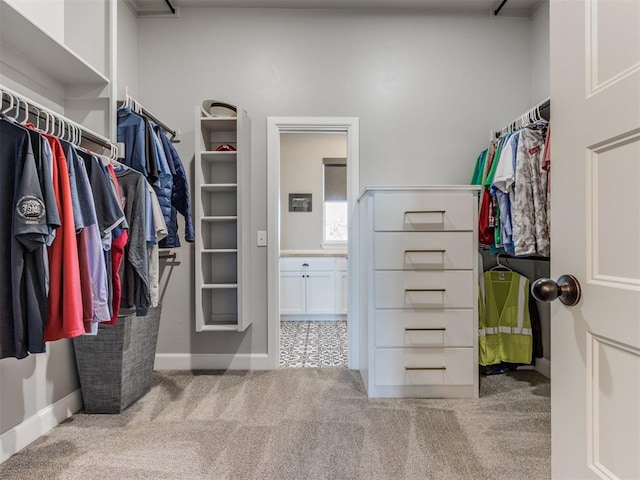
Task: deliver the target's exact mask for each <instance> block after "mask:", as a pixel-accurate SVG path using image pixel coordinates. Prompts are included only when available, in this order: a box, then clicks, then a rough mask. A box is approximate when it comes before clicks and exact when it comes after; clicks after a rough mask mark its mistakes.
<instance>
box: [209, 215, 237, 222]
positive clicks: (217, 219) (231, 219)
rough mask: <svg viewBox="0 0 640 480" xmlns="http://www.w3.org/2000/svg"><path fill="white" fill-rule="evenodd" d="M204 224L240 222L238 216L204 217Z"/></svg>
mask: <svg viewBox="0 0 640 480" xmlns="http://www.w3.org/2000/svg"><path fill="white" fill-rule="evenodd" d="M200 220H202V221H203V222H234V221H236V220H238V217H237V216H224V217H223V216H219V217H202V218H201V219H200Z"/></svg>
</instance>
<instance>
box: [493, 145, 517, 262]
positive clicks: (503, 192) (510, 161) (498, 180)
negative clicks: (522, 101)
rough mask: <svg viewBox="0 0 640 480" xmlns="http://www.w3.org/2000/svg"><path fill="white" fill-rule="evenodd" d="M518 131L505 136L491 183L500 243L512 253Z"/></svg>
mask: <svg viewBox="0 0 640 480" xmlns="http://www.w3.org/2000/svg"><path fill="white" fill-rule="evenodd" d="M519 136H520V133H519V132H515V133H512V134H510V135H508V136H507V139H506V141H505V144H504V146H503V148H502V151H501V153H500V158H499V160H498V166H497V167H496V171H495V174H494V177H493V183H492V184H491V193H492V195H494V196H495V197H496V199H497V201H498V206H499V210H500V225H501V235H502V236H501V243H500V245H501V246H502V247H503V248H504V249H505V251H506V252H507V253H509V254H510V255H513V253H514V251H513V227H512V219H511V198H513V194H514V190H513V187H514V185H515V162H516V153H517V149H518V138H519Z"/></svg>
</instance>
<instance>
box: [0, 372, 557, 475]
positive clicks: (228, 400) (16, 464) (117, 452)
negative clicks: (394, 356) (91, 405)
mask: <svg viewBox="0 0 640 480" xmlns="http://www.w3.org/2000/svg"><path fill="white" fill-rule="evenodd" d="M481 394H482V396H481V398H480V399H479V400H422V399H413V400H412V399H384V400H371V399H368V398H367V397H366V395H365V393H364V388H363V386H362V382H361V380H360V374H359V373H358V372H357V371H352V370H348V369H346V368H322V369H320V368H284V369H280V370H275V371H267V372H259V371H252V372H244V371H243V372H226V373H222V372H156V373H155V374H154V386H153V388H152V390H151V392H150V393H149V394H148V395H147V396H146V397H144V398H143V399H141V400H140V401H138V403H136V404H134V405H133V406H131V407H130V408H129V409H128V410H127V411H125V412H124V413H123V414H121V415H86V414H77V415H74V416H73V417H71V418H70V419H69V420H67V421H66V422H64V423H63V424H61V425H60V426H58V427H56V428H55V429H53V430H52V431H51V432H50V433H49V434H47V435H45V436H44V437H42V438H40V439H38V440H37V441H35V442H34V443H33V444H31V445H30V446H28V447H27V448H26V449H24V450H22V451H21V452H19V453H18V454H16V455H14V456H13V457H11V458H10V459H9V460H7V461H6V462H5V463H3V464H2V465H0V478H2V479H3V480H13V479H20V480H22V479H29V480H36V479H46V480H57V479H82V480H87V479H115V480H124V479H153V480H160V479H172V480H173V479H175V480H178V479H189V480H199V479H202V480H205V479H237V480H253V479H255V480H303V479H314V480H315V479H332V480H339V479H344V480H354V479H363V480H364V479H366V480H378V479H379V480H383V479H384V480H386V479H389V480H402V479H407V480H408V479H421V480H423V479H438V480H442V479H447V480H448V479H452V480H456V479H464V480H468V479H474V480H481V479H487V480H488V479H491V480H498V479H505V480H506V479H508V480H519V479H527V480H536V479H547V478H549V477H550V387H549V381H548V379H546V378H544V377H543V376H541V375H539V374H538V373H536V372H533V371H525V372H514V373H509V374H506V375H497V376H492V377H486V378H481Z"/></svg>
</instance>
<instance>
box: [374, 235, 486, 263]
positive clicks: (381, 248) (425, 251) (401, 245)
mask: <svg viewBox="0 0 640 480" xmlns="http://www.w3.org/2000/svg"><path fill="white" fill-rule="evenodd" d="M374 242H375V244H374V245H375V260H374V261H375V268H376V269H377V270H429V269H432V270H433V269H439V270H443V269H445V270H449V269H451V270H464V269H473V265H474V261H475V255H477V253H476V251H475V250H474V248H473V245H474V243H473V242H474V238H473V232H430V233H421V232H406V233H405V232H377V233H376V234H375V240H374Z"/></svg>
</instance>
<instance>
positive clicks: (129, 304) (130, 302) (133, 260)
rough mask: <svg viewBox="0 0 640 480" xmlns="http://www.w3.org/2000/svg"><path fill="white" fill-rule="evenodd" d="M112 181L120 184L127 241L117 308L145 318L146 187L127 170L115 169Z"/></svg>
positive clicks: (146, 304) (147, 290)
mask: <svg viewBox="0 0 640 480" xmlns="http://www.w3.org/2000/svg"><path fill="white" fill-rule="evenodd" d="M116 178H117V179H118V183H119V185H120V190H121V193H122V204H123V206H124V213H125V216H126V219H127V223H128V224H129V241H128V243H127V245H126V247H125V252H124V261H123V263H122V266H121V268H120V280H121V284H122V300H121V306H122V307H124V308H133V307H135V308H136V313H137V315H146V314H147V312H148V309H149V305H150V302H151V299H150V295H149V259H148V251H147V241H146V235H145V229H146V222H147V219H146V210H147V206H146V195H147V186H146V185H147V184H146V180H145V178H144V177H143V176H142V174H141V173H139V172H136V171H135V170H133V169H129V168H123V169H121V170H120V171H118V170H116Z"/></svg>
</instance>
